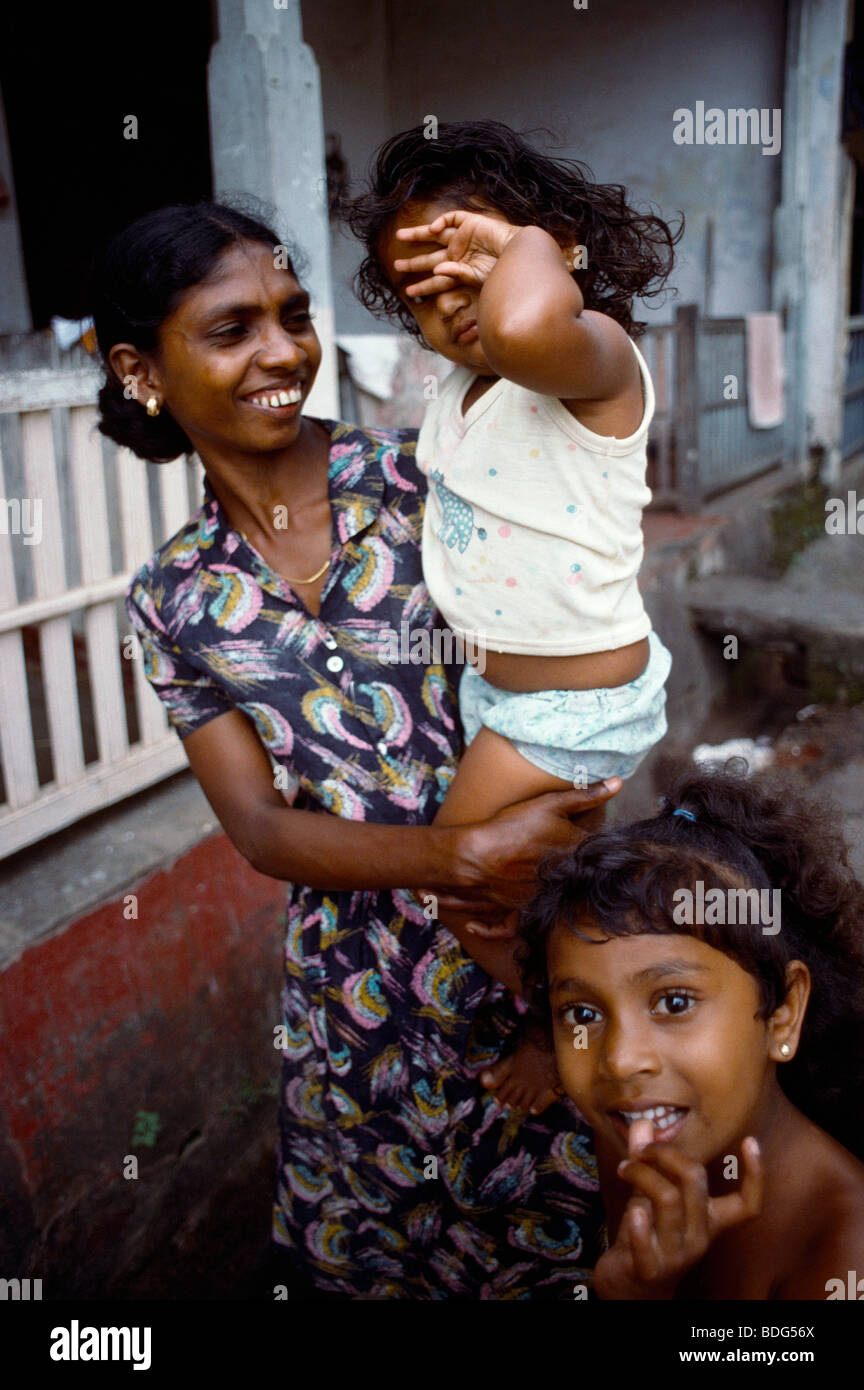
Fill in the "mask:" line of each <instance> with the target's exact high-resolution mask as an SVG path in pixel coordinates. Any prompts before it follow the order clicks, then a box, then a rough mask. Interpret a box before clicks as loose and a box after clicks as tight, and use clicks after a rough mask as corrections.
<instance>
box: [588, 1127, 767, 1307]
mask: <svg viewBox="0 0 864 1390" xmlns="http://www.w3.org/2000/svg"><path fill="white" fill-rule="evenodd" d="M652 1132H653V1131H652V1126H651V1121H650V1120H637V1121H636V1123H635V1124H633V1125H631V1126H630V1145H629V1146H630V1157H629V1158H627V1159H625V1160H624V1161H623V1162H622V1163H621V1164H619V1166H618V1173H619V1175H620V1177H621V1178H623V1180H624V1181H625V1182H628V1183H631V1184H632V1185H633V1187H634V1188H635V1189H636V1190H635V1193H634V1195H633V1197H631V1199H630V1201H629V1202H628V1204H627V1207H626V1210H625V1212H624V1215H623V1217H622V1220H621V1225H620V1227H619V1230H618V1237H617V1239H616V1241H615V1244H614V1245H612V1246H610V1248H609V1249H608V1250H607V1251H606V1253H605V1254H604V1255H602V1256H601V1257H600V1259H599V1260H598V1261H597V1265H596V1268H595V1270H594V1289H595V1291H596V1293H597V1295H598V1297H599V1298H608V1299H672V1298H675V1296H676V1293H677V1289H678V1285H679V1283H680V1281H681V1280H682V1279H683V1277H684V1275H685V1274H687V1273H688V1272H689V1270H691V1269H692V1268H693V1266H694V1265H696V1264H698V1262H699V1261H700V1260H701V1259H702V1257H703V1256H704V1254H705V1252H706V1251H707V1250H708V1247H709V1246H710V1245H711V1242H712V1241H713V1240H714V1239H715V1237H716V1236H717V1235H719V1233H720V1232H721V1231H725V1230H728V1229H729V1227H731V1226H737V1225H739V1224H740V1223H741V1222H742V1221H749V1220H750V1219H751V1217H754V1216H757V1215H758V1214H759V1211H760V1210H761V1207H762V1165H761V1161H760V1156H759V1145H758V1143H757V1141H756V1140H755V1139H754V1138H752V1137H749V1138H747V1139H745V1140H744V1142H743V1144H742V1146H741V1158H742V1163H743V1167H744V1176H743V1179H742V1182H741V1187H740V1188H739V1190H738V1191H737V1192H733V1193H730V1194H729V1196H728V1197H710V1196H709V1195H708V1175H707V1173H706V1171H705V1169H704V1167H703V1165H702V1164H701V1163H697V1162H695V1160H694V1159H692V1158H688V1157H687V1156H686V1154H683V1153H681V1151H680V1150H679V1149H676V1148H675V1147H674V1145H672V1144H659V1143H658V1144H654V1143H651V1142H650V1138H651V1134H652ZM646 1140H647V1141H648V1142H646Z"/></svg>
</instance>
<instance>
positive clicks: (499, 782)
mask: <svg viewBox="0 0 864 1390" xmlns="http://www.w3.org/2000/svg"><path fill="white" fill-rule="evenodd" d="M572 786H573V783H572V782H566V781H565V780H564V778H563V777H553V776H551V774H550V773H548V772H544V771H543V769H542V768H539V767H535V765H534V763H530V762H529V761H528V759H527V758H523V757H522V754H521V753H517V751H516V749H515V748H514V747H513V744H512V743H511V742H510V740H509V739H506V738H504V737H503V736H502V735H501V734H496V733H495V732H494V731H493V730H492V729H487V728H486V727H485V725H484V727H483V728H482V729H480V730H479V731H478V733H477V736H476V738H474V739H472V740H471V743H470V744H469V745H468V748H467V749H466V751H465V755H464V757H463V758H462V761H461V762H460V764H459V767H458V768H457V770H456V775H455V777H454V778H453V781H452V782H451V784H450V788H449V790H448V792H447V796H446V797H445V799H444V803H443V805H442V806H441V809H440V810H439V812H438V814H437V816H436V817H435V824H436V825H468V824H469V823H470V822H471V821H476V820H488V818H489V817H490V816H494V814H495V812H496V811H501V810H503V808H504V807H505V806H512V805H513V803H514V802H515V801H527V800H528V798H529V797H532V796H540V795H541V794H542V793H543V792H566V791H570V789H571V788H572Z"/></svg>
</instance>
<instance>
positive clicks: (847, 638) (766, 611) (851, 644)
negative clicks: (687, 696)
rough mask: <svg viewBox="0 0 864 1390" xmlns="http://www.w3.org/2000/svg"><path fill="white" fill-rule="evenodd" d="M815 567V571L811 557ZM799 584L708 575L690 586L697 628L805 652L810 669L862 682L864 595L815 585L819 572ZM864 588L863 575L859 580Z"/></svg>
mask: <svg viewBox="0 0 864 1390" xmlns="http://www.w3.org/2000/svg"><path fill="white" fill-rule="evenodd" d="M813 559H814V566H815V557H813ZM807 579H808V583H807V585H806V587H805V586H804V585H803V584H801V583H791V582H783V581H781V582H777V581H774V582H772V581H769V580H764V579H751V578H748V577H746V576H742V575H728V574H723V575H712V576H711V578H710V579H704V580H700V581H698V582H696V583H693V584H691V585H690V586H689V588H688V591H687V603H688V607H689V609H690V612H691V614H692V616H693V619H694V621H695V623H696V624H697V626H699V627H701V628H703V629H704V630H705V631H707V632H714V633H720V634H722V635H723V636H726V635H727V634H733V635H734V636H736V637H737V638H738V640H739V642H742V643H745V644H747V645H750V646H754V647H770V648H771V649H773V650H775V651H778V650H779V651H790V652H792V651H796V650H798V649H800V648H804V649H805V651H806V653H807V659H808V662H809V663H810V665H811V666H812V665H815V666H820V667H821V666H830V667H835V668H836V669H837V670H838V671H840V672H842V673H844V674H846V675H850V676H854V677H856V678H864V593H862V592H859V591H857V590H854V589H851V588H839V587H837V586H836V585H834V584H831V583H827V584H822V583H820V582H819V573H818V568H814V569H812V570H811V571H810V573H809V574H808V576H807ZM862 582H864V575H862Z"/></svg>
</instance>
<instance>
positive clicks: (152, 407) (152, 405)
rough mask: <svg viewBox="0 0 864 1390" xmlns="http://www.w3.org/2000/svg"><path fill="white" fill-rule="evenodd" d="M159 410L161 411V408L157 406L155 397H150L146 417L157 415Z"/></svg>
mask: <svg viewBox="0 0 864 1390" xmlns="http://www.w3.org/2000/svg"><path fill="white" fill-rule="evenodd" d="M161 409H162V407H161V405H160V404H159V402H158V401H157V399H156V397H155V396H151V397H150V398H149V400H148V401H147V414H148V415H151V416H152V415H158V414H159V411H160V410H161Z"/></svg>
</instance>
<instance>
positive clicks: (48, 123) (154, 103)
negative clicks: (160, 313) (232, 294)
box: [0, 0, 212, 330]
mask: <svg viewBox="0 0 864 1390" xmlns="http://www.w3.org/2000/svg"><path fill="white" fill-rule="evenodd" d="M211 36H212V25H211V13H210V4H209V0H180V3H178V0H151V3H149V4H148V5H147V6H146V7H145V8H144V9H135V8H133V7H130V6H128V5H118V4H117V3H116V0H113V3H110V4H109V3H106V0H89V3H88V4H86V5H84V6H81V5H71V4H63V5H51V6H49V7H48V8H47V9H46V7H44V6H42V5H35V4H32V3H30V4H26V3H25V4H16V5H8V6H5V7H3V9H2V10H0V86H2V91H3V99H4V102H5V107H6V118H7V123H8V127H9V144H10V148H11V154H12V166H13V171H14V178H15V189H16V196H17V200H18V210H19V218H20V227H21V240H22V246H23V253H24V265H25V272H26V276H27V289H28V293H29V296H30V307H31V312H32V316H33V327H34V329H36V330H38V329H42V328H45V327H47V325H48V323H49V322H50V319H51V316H52V315H53V314H60V315H61V316H62V317H64V318H74V319H77V318H82V317H84V316H85V315H86V314H88V313H89V304H88V302H87V298H88V296H87V282H88V274H89V268H90V264H91V260H92V257H93V255H94V253H96V252H98V251H99V249H100V248H101V246H102V245H103V244H104V243H105V242H106V241H107V240H109V239H110V238H111V236H113V235H114V234H115V233H116V232H117V231H119V230H120V228H121V227H123V226H124V225H125V224H126V223H127V222H130V221H132V220H133V219H134V218H135V217H139V216H141V215H142V214H143V213H145V212H148V211H150V209H152V208H155V207H159V206H161V205H162V204H165V203H171V202H190V201H194V200H195V199H198V198H208V197H210V196H211V190H212V176H211V167H210V134H209V126H208V112H207V59H208V56H209V52H210V45H211ZM130 117H132V118H134V122H133V121H132V120H130V119H129V118H130ZM136 123H137V128H136ZM133 132H134V137H135V138H132V135H133Z"/></svg>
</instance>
